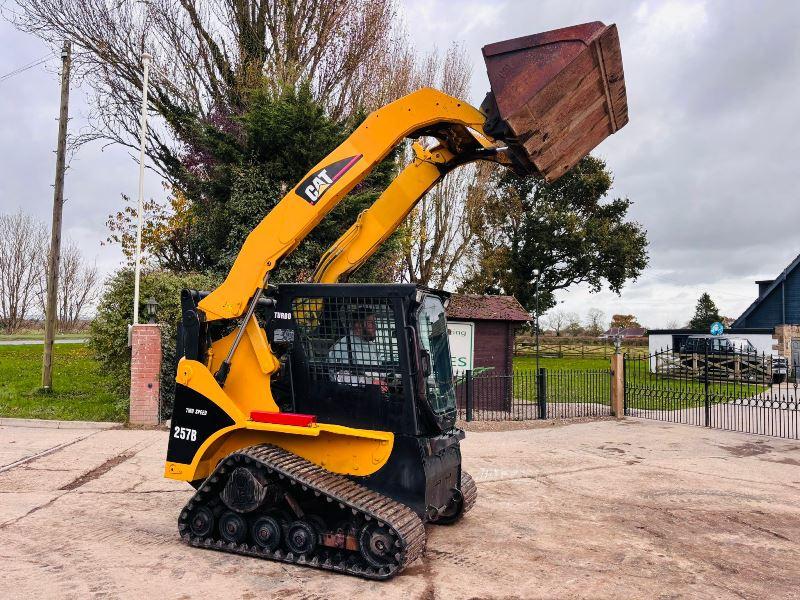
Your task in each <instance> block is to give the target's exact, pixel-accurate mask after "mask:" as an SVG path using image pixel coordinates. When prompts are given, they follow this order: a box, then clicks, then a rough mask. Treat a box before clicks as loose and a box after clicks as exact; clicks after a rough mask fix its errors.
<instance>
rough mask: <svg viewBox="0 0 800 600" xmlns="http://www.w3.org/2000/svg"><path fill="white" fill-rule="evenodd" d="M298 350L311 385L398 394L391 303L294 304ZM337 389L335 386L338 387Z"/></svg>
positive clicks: (316, 301) (335, 301)
mask: <svg viewBox="0 0 800 600" xmlns="http://www.w3.org/2000/svg"><path fill="white" fill-rule="evenodd" d="M292 313H293V315H294V320H295V324H296V326H297V332H298V339H297V340H296V341H295V344H296V345H299V348H298V349H299V350H300V351H301V352H302V353H303V355H304V358H305V363H306V368H307V374H308V378H309V380H310V383H319V384H329V383H334V384H339V385H341V386H347V387H349V388H360V389H369V390H371V391H373V392H379V393H380V394H382V395H389V394H398V393H400V392H401V386H402V373H401V368H400V352H399V349H398V340H397V331H396V322H395V314H394V309H393V307H392V304H391V300H390V299H389V298H374V297H373V298H369V297H335V296H329V297H322V298H303V297H297V298H294V299H293V300H292ZM337 387H338V386H337Z"/></svg>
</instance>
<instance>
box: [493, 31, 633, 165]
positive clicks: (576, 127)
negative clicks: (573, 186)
mask: <svg viewBox="0 0 800 600" xmlns="http://www.w3.org/2000/svg"><path fill="white" fill-rule="evenodd" d="M483 57H484V61H485V62H486V71H487V73H488V75H489V83H490V84H491V89H492V91H491V92H490V93H489V94H488V95H487V97H486V100H485V101H484V103H483V105H481V110H483V111H484V113H485V114H486V115H487V121H486V127H485V129H486V133H487V134H488V135H491V136H492V137H494V138H498V139H503V140H505V141H506V142H507V143H508V146H509V151H510V154H511V157H512V160H513V162H514V165H515V167H516V168H517V170H518V171H520V172H523V173H526V174H541V175H542V176H543V177H544V178H545V179H546V180H547V181H553V180H555V179H558V177H560V176H561V175H563V174H564V173H565V172H567V171H568V170H569V169H571V168H572V167H573V166H575V164H577V163H578V161H580V160H581V158H583V157H584V156H586V155H587V154H588V153H589V152H590V151H591V150H592V149H593V148H594V147H595V146H597V145H598V144H599V143H600V142H602V141H603V140H604V139H605V138H607V137H608V136H609V135H611V134H612V133H615V132H616V131H617V130H618V129H620V128H621V127H623V126H624V125H625V124H626V123H627V122H628V101H627V97H626V95H625V74H624V73H623V71H622V53H621V51H620V47H619V36H618V34H617V27H616V25H608V26H606V25H604V24H603V23H600V22H599V21H595V22H593V23H585V24H583V25H574V26H572V27H566V28H564V29H556V30H554V31H547V32H545V33H538V34H535V35H529V36H525V37H521V38H516V39H513V40H506V41H505V42H497V43H495V44H489V45H488V46H485V47H484V48H483Z"/></svg>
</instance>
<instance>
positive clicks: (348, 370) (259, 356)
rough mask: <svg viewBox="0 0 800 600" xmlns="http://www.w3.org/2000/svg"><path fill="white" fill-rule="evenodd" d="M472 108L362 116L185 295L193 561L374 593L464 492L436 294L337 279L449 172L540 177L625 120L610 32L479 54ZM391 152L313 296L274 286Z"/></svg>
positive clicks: (467, 485)
mask: <svg viewBox="0 0 800 600" xmlns="http://www.w3.org/2000/svg"><path fill="white" fill-rule="evenodd" d="M483 54H484V57H485V61H486V65H487V71H488V75H489V81H490V83H491V92H490V93H489V94H488V95H487V97H486V100H485V101H484V102H483V104H482V106H481V108H480V110H479V109H476V108H474V107H472V106H470V105H469V104H468V103H467V102H464V101H462V100H459V99H457V98H452V97H450V96H448V95H446V94H443V93H441V92H438V91H436V90H433V89H421V90H419V91H417V92H414V93H412V94H410V95H408V96H406V97H403V98H400V99H399V100H397V101H395V102H392V103H391V104H388V105H386V106H384V107H383V108H381V109H379V110H377V111H375V112H374V113H372V114H370V115H369V116H368V117H367V118H366V120H365V121H364V122H363V124H362V125H361V126H360V127H358V129H356V131H355V132H354V133H353V134H352V135H351V136H350V137H349V138H348V139H347V140H345V141H344V142H343V143H342V144H341V145H340V146H339V147H338V148H336V149H335V150H333V151H332V152H331V153H330V154H329V155H328V156H327V157H325V159H323V160H322V161H321V162H320V163H319V164H318V165H316V166H315V167H314V168H313V169H312V170H311V171H310V172H309V173H308V175H307V176H306V177H305V178H304V179H303V180H302V181H301V182H300V183H298V184H297V186H296V187H295V188H294V189H292V190H290V191H289V192H288V193H287V194H286V196H285V197H284V198H283V199H282V200H281V201H280V202H279V203H278V204H277V205H276V206H275V208H274V209H273V210H272V211H271V212H270V213H269V214H268V215H267V216H266V217H265V218H264V219H263V221H262V222H261V223H260V224H259V225H258V226H256V228H255V229H254V230H253V231H252V232H251V233H250V235H249V237H248V238H247V240H246V241H245V243H244V245H243V247H242V249H241V251H240V253H239V255H238V257H237V258H236V261H235V263H234V265H233V267H232V269H231V271H230V273H229V274H228V276H227V278H226V279H225V281H224V282H223V283H222V284H221V285H220V286H219V287H218V288H217V289H215V290H214V291H212V292H202V291H196V290H184V291H183V292H182V296H181V302H182V310H183V316H182V321H181V326H180V328H179V336H178V352H179V356H182V358H181V360H180V362H179V364H178V372H177V376H176V381H177V385H176V392H175V402H174V412H173V416H172V423H171V430H170V438H169V447H168V450H167V459H166V465H165V471H164V473H165V476H166V477H169V478H172V479H178V480H183V481H187V482H190V483H191V484H192V485H193V486H194V487H195V488H196V492H195V494H194V495H193V496H192V497H191V499H190V500H189V501H188V503H187V504H186V506H185V507H184V508H183V510H182V511H181V514H180V516H179V519H178V529H179V533H180V535H181V536H182V538H183V539H184V540H185V541H186V542H187V543H189V544H190V545H192V546H196V547H200V548H209V549H216V550H222V551H227V552H233V553H237V554H245V555H249V556H253V557H259V558H267V559H271V560H277V561H283V562H287V563H294V564H300V565H307V566H311V567H316V568H320V569H327V570H331V571H336V572H341V573H348V574H352V575H358V576H361V577H366V578H371V579H387V578H389V577H392V576H393V575H395V574H397V573H398V572H400V571H401V570H402V569H403V568H404V567H406V566H407V565H408V564H409V563H411V562H413V561H414V560H415V559H416V558H418V557H419V556H420V555H421V554H422V552H423V550H424V547H425V528H424V525H425V524H426V523H436V524H448V523H454V522H455V521H457V520H458V519H460V518H461V517H462V516H463V515H464V514H465V513H466V512H468V511H469V510H470V509H471V508H472V507H473V505H474V504H475V500H476V496H477V489H476V486H475V483H474V481H473V480H472V478H471V477H470V476H469V475H468V474H467V473H466V472H465V471H463V470H462V468H461V452H460V447H459V441H460V440H461V439H463V437H464V432H463V431H462V430H460V429H458V428H457V427H456V416H457V408H456V404H455V396H454V387H453V386H454V384H453V373H452V371H451V362H450V349H449V345H448V336H447V320H446V317H445V307H446V305H447V298H448V295H447V294H446V293H444V292H440V291H436V290H431V289H425V288H422V287H418V286H415V285H405V284H404V285H400V284H387V285H377V284H376V285H372V284H370V285H366V284H342V283H337V282H338V281H339V279H340V278H342V277H343V276H346V275H347V274H349V273H351V272H353V271H354V270H355V269H357V268H358V267H359V266H360V265H361V264H363V262H364V261H365V260H366V259H367V258H368V257H369V256H370V255H371V254H372V253H373V252H374V251H375V249H376V248H377V247H379V246H380V244H381V243H382V242H383V241H384V240H385V239H386V238H387V237H388V236H389V235H390V234H391V233H392V232H393V231H394V230H395V229H396V228H397V227H398V226H399V225H400V224H401V223H402V221H403V219H404V218H405V217H406V216H407V215H408V213H409V212H410V211H411V210H412V208H413V207H414V205H415V204H416V203H417V201H418V200H419V199H420V198H421V197H422V196H423V195H424V194H425V193H426V192H427V191H428V190H429V189H430V188H431V187H432V186H434V185H435V184H436V182H437V181H439V180H440V179H441V178H442V177H443V176H444V175H445V174H447V173H448V172H449V171H451V170H452V169H454V168H456V167H458V166H460V165H463V164H465V163H469V162H472V161H477V160H488V161H494V162H497V163H500V164H502V165H505V166H507V167H509V168H511V169H513V170H515V171H516V172H517V173H520V174H524V175H532V176H539V177H543V178H544V179H546V180H548V181H552V180H554V179H556V178H557V177H559V176H560V175H562V174H563V173H564V172H566V171H567V170H568V169H570V168H571V167H572V166H574V165H575V163H577V162H578V161H579V160H580V159H581V158H582V157H583V156H584V155H585V154H586V153H588V152H589V151H590V150H591V149H592V148H594V147H595V146H596V145H597V144H598V143H600V142H601V141H602V140H603V139H604V138H605V137H607V136H608V135H610V134H612V133H614V132H616V131H617V130H618V129H619V128H621V127H622V126H624V125H625V123H626V122H627V120H628V116H627V103H626V96H625V82H624V76H623V71H622V58H621V55H620V48H619V40H618V37H617V30H616V27H615V26H614V25H611V26H605V25H603V24H602V23H598V22H595V23H587V24H584V25H578V26H574V27H568V28H565V29H560V30H556V31H550V32H547V33H540V34H537V35H532V36H528V37H523V38H518V39H514V40H508V41H505V42H500V43H497V44H491V45H489V46H486V47H485V48H484V49H483ZM404 138H412V139H434V140H436V143H435V144H432V145H428V146H423V145H422V144H421V143H419V142H415V143H414V144H413V150H414V153H415V157H414V160H413V161H412V162H411V163H410V164H409V165H408V166H407V167H405V168H404V170H403V171H402V172H401V173H400V174H399V175H398V176H397V177H396V179H395V180H394V181H393V182H392V183H391V184H390V185H389V186H388V187H387V189H386V190H385V191H384V192H383V194H382V195H381V196H380V197H379V198H378V200H377V201H376V202H375V203H374V204H373V205H372V206H371V207H370V208H368V209H367V210H365V211H364V212H363V213H362V214H361V215H360V216H359V217H358V219H357V221H356V223H354V224H353V226H352V227H351V228H350V229H349V230H347V231H346V232H344V233H343V235H342V236H341V237H340V238H339V240H337V242H336V243H335V244H334V245H333V246H332V247H331V248H330V250H328V251H327V252H326V253H325V254H324V256H323V257H322V259H321V261H320V263H319V265H318V268H317V271H316V273H315V274H314V277H313V282H311V283H297V284H282V285H277V286H273V285H270V284H269V275H270V272H271V271H272V270H273V269H275V268H276V266H277V265H278V264H279V262H280V260H281V258H282V257H284V256H285V255H286V254H288V253H289V252H291V251H292V249H294V248H295V247H296V246H297V245H298V244H299V243H300V242H301V240H303V238H304V237H306V235H307V234H308V233H309V231H311V229H312V228H313V227H314V226H315V225H317V223H319V221H320V220H321V219H322V218H323V217H324V216H325V215H326V213H328V212H329V211H330V210H331V209H332V208H333V207H334V206H335V205H336V204H337V203H338V202H339V201H340V200H341V199H342V198H343V197H344V196H345V195H346V194H347V193H348V192H349V191H350V190H351V189H353V187H354V186H355V185H357V184H358V183H359V182H360V181H362V180H363V179H364V177H365V176H366V175H367V174H368V173H369V171H370V170H371V169H372V168H373V167H374V166H375V165H376V164H377V163H378V162H380V161H381V160H382V159H383V158H384V157H385V156H386V155H387V154H388V153H389V152H390V151H391V150H392V148H393V147H394V146H396V145H397V144H398V143H400V142H401V141H402V140H403V139H404Z"/></svg>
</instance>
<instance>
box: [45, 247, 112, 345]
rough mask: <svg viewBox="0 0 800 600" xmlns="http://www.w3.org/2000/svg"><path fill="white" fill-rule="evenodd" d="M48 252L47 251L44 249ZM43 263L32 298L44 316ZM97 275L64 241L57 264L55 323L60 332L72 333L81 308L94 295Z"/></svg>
mask: <svg viewBox="0 0 800 600" xmlns="http://www.w3.org/2000/svg"><path fill="white" fill-rule="evenodd" d="M48 252H49V249H48ZM46 274H47V262H46V260H45V261H43V264H42V268H41V275H40V277H39V280H38V282H37V289H36V297H37V301H38V306H39V309H40V310H41V312H42V314H44V313H45V305H46V303H47V276H46ZM98 291H99V290H98V276H97V267H96V266H95V265H88V264H86V262H85V260H84V258H83V255H82V254H81V251H80V249H79V248H78V246H76V245H75V243H74V242H73V241H71V240H67V241H66V243H65V244H64V246H63V247H62V249H61V259H60V261H59V265H58V292H57V299H58V301H57V304H56V307H57V310H58V315H57V323H58V330H59V331H60V332H62V333H63V332H67V331H75V330H76V328H77V325H78V321H79V320H80V319H81V316H82V315H83V313H84V311H85V309H86V308H87V307H88V306H90V305H91V304H92V303H93V302H94V301H95V300H97V296H98Z"/></svg>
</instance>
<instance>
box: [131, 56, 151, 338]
mask: <svg viewBox="0 0 800 600" xmlns="http://www.w3.org/2000/svg"><path fill="white" fill-rule="evenodd" d="M151 58H152V56H150V54H148V53H147V52H145V53H144V54H143V55H142V63H143V64H144V78H143V80H142V119H141V129H140V132H139V144H140V148H139V209H138V210H137V211H136V220H137V226H136V270H135V272H134V276H133V324H134V325H136V324H138V323H139V273H140V271H141V268H142V213H143V212H144V146H145V143H146V141H147V75H148V70H149V67H150V59H151Z"/></svg>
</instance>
